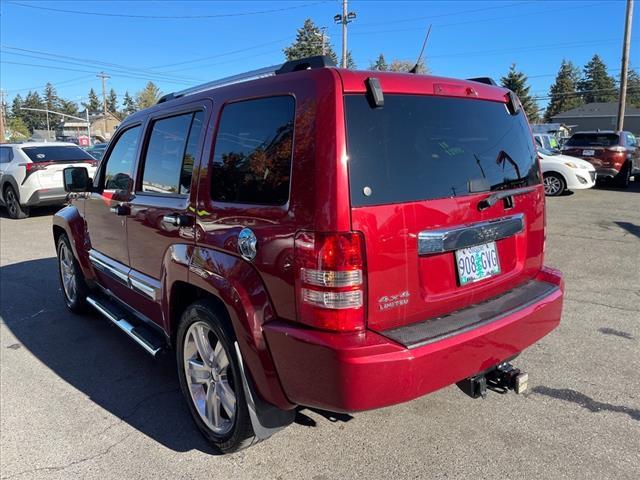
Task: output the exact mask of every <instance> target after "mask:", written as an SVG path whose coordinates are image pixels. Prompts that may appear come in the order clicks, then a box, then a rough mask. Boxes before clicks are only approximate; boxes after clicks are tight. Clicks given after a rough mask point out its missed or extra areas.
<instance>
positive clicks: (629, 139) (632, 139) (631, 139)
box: [627, 133, 638, 147]
mask: <svg viewBox="0 0 640 480" xmlns="http://www.w3.org/2000/svg"><path fill="white" fill-rule="evenodd" d="M627 145H629V146H630V147H637V146H638V141H637V140H636V137H634V136H633V134H632V133H627Z"/></svg>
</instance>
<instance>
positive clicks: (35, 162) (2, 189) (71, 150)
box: [0, 142, 98, 218]
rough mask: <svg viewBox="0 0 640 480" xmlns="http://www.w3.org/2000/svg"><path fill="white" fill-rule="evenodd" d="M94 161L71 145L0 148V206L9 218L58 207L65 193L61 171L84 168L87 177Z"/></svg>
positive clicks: (24, 145)
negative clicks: (76, 167) (32, 208)
mask: <svg viewBox="0 0 640 480" xmlns="http://www.w3.org/2000/svg"><path fill="white" fill-rule="evenodd" d="M97 164H98V161H97V160H96V159H95V158H93V157H92V156H91V155H89V154H88V153H87V152H85V151H84V150H82V149H81V148H79V147H78V146H77V145H74V144H73V143H62V142H48V143H37V142H30V143H21V144H5V145H0V204H2V205H4V206H5V207H7V211H8V212H9V216H10V217H11V218H25V217H28V216H29V209H30V208H31V207H36V206H45V205H62V204H63V203H65V201H66V199H67V194H66V193H65V191H64V188H63V185H62V170H64V169H65V168H66V167H69V166H81V167H87V170H89V176H93V175H94V173H95V171H96V166H97Z"/></svg>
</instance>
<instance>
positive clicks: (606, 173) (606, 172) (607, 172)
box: [596, 168, 620, 179]
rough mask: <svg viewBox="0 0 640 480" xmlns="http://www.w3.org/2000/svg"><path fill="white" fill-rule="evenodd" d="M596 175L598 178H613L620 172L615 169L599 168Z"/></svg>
mask: <svg viewBox="0 0 640 480" xmlns="http://www.w3.org/2000/svg"><path fill="white" fill-rule="evenodd" d="M596 173H597V174H598V178H599V179H601V178H612V177H615V176H616V175H618V173H620V171H619V170H616V169H615V168H598V169H596Z"/></svg>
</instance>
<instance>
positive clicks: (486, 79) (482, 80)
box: [467, 77, 498, 86]
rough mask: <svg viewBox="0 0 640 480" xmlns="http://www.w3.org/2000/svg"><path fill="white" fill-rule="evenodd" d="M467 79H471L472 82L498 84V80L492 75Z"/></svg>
mask: <svg viewBox="0 0 640 480" xmlns="http://www.w3.org/2000/svg"><path fill="white" fill-rule="evenodd" d="M467 80H469V81H470V82H478V83H485V84H487V85H494V86H497V85H498V84H497V83H496V81H495V80H494V79H493V78H491V77H476V78H467Z"/></svg>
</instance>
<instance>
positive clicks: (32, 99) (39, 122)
mask: <svg viewBox="0 0 640 480" xmlns="http://www.w3.org/2000/svg"><path fill="white" fill-rule="evenodd" d="M22 106H23V107H26V108H39V109H44V108H46V104H45V103H44V102H43V101H42V98H40V94H38V92H32V91H29V93H27V96H26V97H25V99H24V102H23V104H22ZM20 118H21V119H22V121H23V122H24V123H25V125H26V126H27V128H28V129H29V131H30V132H33V131H34V130H42V129H45V128H47V115H46V114H45V113H44V112H34V111H30V110H22V115H21V116H20Z"/></svg>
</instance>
